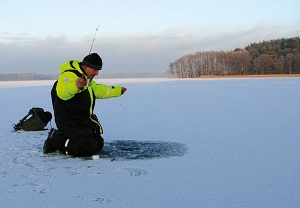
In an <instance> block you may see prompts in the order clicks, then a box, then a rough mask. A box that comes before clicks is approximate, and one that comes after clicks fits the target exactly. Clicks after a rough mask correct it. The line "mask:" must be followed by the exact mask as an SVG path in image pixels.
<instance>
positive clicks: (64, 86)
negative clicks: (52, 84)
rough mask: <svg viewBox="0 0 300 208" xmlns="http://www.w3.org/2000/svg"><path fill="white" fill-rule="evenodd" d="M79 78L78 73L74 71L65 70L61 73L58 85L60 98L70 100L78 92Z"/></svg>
mask: <svg viewBox="0 0 300 208" xmlns="http://www.w3.org/2000/svg"><path fill="white" fill-rule="evenodd" d="M77 78H78V77H77V75H76V74H74V73H72V72H65V73H63V74H62V75H60V77H59V78H58V82H57V86H56V92H57V96H58V97H59V98H60V99H62V100H69V99H71V98H72V97H73V96H74V95H75V94H76V93H77V92H78V88H77V86H76V79H77Z"/></svg>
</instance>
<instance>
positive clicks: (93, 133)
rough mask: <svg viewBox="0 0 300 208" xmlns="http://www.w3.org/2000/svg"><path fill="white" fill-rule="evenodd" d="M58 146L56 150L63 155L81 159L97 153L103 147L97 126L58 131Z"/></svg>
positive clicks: (68, 128)
mask: <svg viewBox="0 0 300 208" xmlns="http://www.w3.org/2000/svg"><path fill="white" fill-rule="evenodd" d="M57 134H58V135H57V136H59V140H60V144H59V147H58V150H59V151H60V152H62V153H63V154H67V155H72V156H77V157H82V156H91V155H93V154H96V153H97V152H99V151H100V150H101V149H102V148H103V146H104V139H103V138H102V137H101V134H100V129H99V126H98V125H95V128H91V127H89V126H87V125H80V126H72V127H67V128H63V129H58V132H57Z"/></svg>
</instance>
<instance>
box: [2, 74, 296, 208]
mask: <svg viewBox="0 0 300 208" xmlns="http://www.w3.org/2000/svg"><path fill="white" fill-rule="evenodd" d="M99 81H103V83H105V84H121V85H123V86H124V87H126V88H127V89H128V90H127V92H126V94H125V95H124V96H122V97H120V98H114V99H107V100H98V101H97V103H96V107H95V113H96V114H97V116H98V118H99V120H100V121H101V123H102V125H103V128H104V135H103V137H104V138H105V140H106V141H107V149H106V150H107V151H110V152H112V153H114V154H115V159H112V157H110V156H107V154H106V156H105V152H104V153H103V155H101V154H100V159H99V160H89V159H86V158H85V159H83V158H73V157H66V156H62V155H58V154H56V155H55V154H54V155H43V153H42V146H43V143H44V140H45V139H46V137H47V133H48V131H39V132H24V131H20V132H13V127H12V125H13V124H14V123H17V122H18V121H19V119H21V118H22V117H23V116H25V115H26V114H27V113H28V111H29V109H30V108H32V107H42V108H44V109H45V110H47V111H50V112H53V111H52V106H51V99H50V89H51V84H52V83H53V82H54V81H36V82H0V93H1V100H0V107H1V127H0V154H1V157H0V180H1V190H0V199H1V207H128V208H134V207H139V208H140V207H143V208H145V207H164V208H165V207H178V208H179V207H180V208H181V207H197V208H198V207H251V208H253V207H273V208H274V207H278V208H279V207H280V208H281V207H300V188H299V187H300V162H299V161H300V151H299V149H300V131H299V122H300V107H299V106H300V105H299V103H300V96H299V95H300V79H299V78H267V79H199V80H198V79H196V80H174V79H127V80H122V79H118V80H99ZM51 124H52V126H53V127H55V124H54V121H52V123H51ZM48 128H50V124H49V125H48ZM117 142H121V144H122V145H121V146H122V147H120V146H118V145H117ZM151 143H152V145H153V146H152V149H151ZM126 144H128V145H129V146H130V145H133V147H135V146H134V144H137V145H140V146H143V148H144V149H143V148H142V147H141V148H136V149H134V148H133V149H132V151H136V152H135V153H137V154H144V155H146V153H147V151H150V153H151V151H152V153H157V154H159V155H160V157H152V158H151V157H150V158H143V157H142V158H139V157H137V158H127V159H126V158H125V159H124V157H126V155H127V156H128V152H129V153H130V151H131V149H130V148H123V146H124V145H125V147H126ZM149 144H150V145H149ZM158 144H159V145H162V146H159V145H158ZM155 145H156V146H155ZM172 145H173V146H172ZM174 145H175V146H174ZM131 147H132V146H131ZM116 148H119V150H122V151H123V152H118V149H117V150H116ZM164 148H165V149H164ZM176 148H177V149H178V154H176ZM160 150H161V151H160ZM168 151H169V153H170V152H171V153H172V154H171V155H170V154H169V155H167V156H165V154H167V153H168ZM174 151H175V152H174ZM120 154H121V156H120ZM122 154H123V155H122ZM124 154H125V156H124ZM129 155H130V154H129ZM119 157H123V159H120V158H119ZM116 158H117V159H116Z"/></svg>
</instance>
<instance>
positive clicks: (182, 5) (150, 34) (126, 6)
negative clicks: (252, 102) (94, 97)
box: [0, 0, 300, 76]
mask: <svg viewBox="0 0 300 208" xmlns="http://www.w3.org/2000/svg"><path fill="white" fill-rule="evenodd" d="M0 8H1V13H0V25H1V27H0V55H1V62H0V73H27V72H28V73H40V74H57V73H58V71H59V66H60V65H61V64H63V63H64V62H66V61H68V60H71V59H76V60H82V59H83V58H84V57H85V56H86V55H87V54H89V51H90V48H91V45H92V43H93V47H92V52H96V53H98V54H99V55H100V56H101V57H102V59H103V63H104V65H103V69H102V71H103V72H106V73H110V72H165V71H167V70H168V66H169V64H170V63H171V62H174V61H175V60H176V59H178V58H180V57H181V56H183V55H187V54H193V53H196V52H198V51H209V50H223V51H228V50H234V49H235V48H244V47H245V46H247V45H249V44H251V43H254V42H261V41H264V40H271V39H278V38H291V37H297V36H300V12H299V11H300V0H286V1H282V0H264V1H261V0H251V1H248V0H245V1H240V0H227V1H226V0H224V1H222V0H163V1H162V0H126V1H125V0H106V1H104V0H101V1H100V0H86V1H75V0H64V1H57V0H55V1H54V0H48V1H39V0H14V1H4V0H0ZM97 28H98V30H97ZM93 40H94V41H93ZM100 76H101V73H100Z"/></svg>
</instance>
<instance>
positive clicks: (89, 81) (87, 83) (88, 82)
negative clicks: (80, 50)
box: [85, 25, 100, 87]
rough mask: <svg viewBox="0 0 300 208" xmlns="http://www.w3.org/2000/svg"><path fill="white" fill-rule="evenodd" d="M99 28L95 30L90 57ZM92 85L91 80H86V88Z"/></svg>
mask: <svg viewBox="0 0 300 208" xmlns="http://www.w3.org/2000/svg"><path fill="white" fill-rule="evenodd" d="M99 26H100V25H98V26H97V28H96V30H95V34H94V38H93V40H92V45H91V48H90V51H89V55H90V54H91V51H92V48H93V46H94V42H95V38H96V34H97V31H98V29H99ZM90 85H91V79H89V78H88V79H86V81H85V86H86V87H89V86H90Z"/></svg>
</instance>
